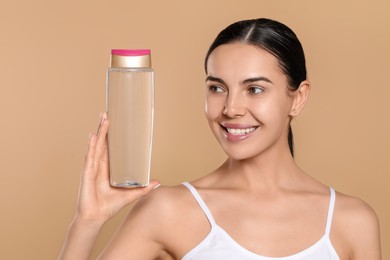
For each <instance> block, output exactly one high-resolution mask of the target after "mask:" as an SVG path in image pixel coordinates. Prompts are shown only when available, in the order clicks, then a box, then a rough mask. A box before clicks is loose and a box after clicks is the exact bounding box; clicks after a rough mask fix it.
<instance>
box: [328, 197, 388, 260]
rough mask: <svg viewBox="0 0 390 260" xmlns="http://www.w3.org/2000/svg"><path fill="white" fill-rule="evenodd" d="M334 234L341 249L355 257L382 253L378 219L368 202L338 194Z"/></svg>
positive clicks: (333, 226)
mask: <svg viewBox="0 0 390 260" xmlns="http://www.w3.org/2000/svg"><path fill="white" fill-rule="evenodd" d="M332 232H333V238H334V240H336V241H335V242H336V243H337V241H339V242H338V244H339V245H340V246H339V248H343V249H344V250H347V251H349V252H352V254H354V255H359V254H360V255H364V254H365V253H364V252H363V251H368V252H378V251H380V248H379V249H378V246H380V235H379V221H378V217H377V215H376V213H375V211H374V209H373V208H372V207H371V206H370V205H369V204H368V203H367V202H365V201H363V200H362V199H359V198H357V197H353V196H349V195H346V194H343V193H340V192H337V195H336V203H335V209H334V217H333V223H332ZM359 259H360V258H359ZM373 259H377V258H373Z"/></svg>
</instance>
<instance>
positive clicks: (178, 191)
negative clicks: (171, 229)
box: [136, 184, 190, 215]
mask: <svg viewBox="0 0 390 260" xmlns="http://www.w3.org/2000/svg"><path fill="white" fill-rule="evenodd" d="M189 195H190V194H189V192H188V190H187V189H186V187H184V185H181V184H180V185H176V186H159V187H158V188H156V189H154V190H153V191H151V192H150V193H149V194H148V195H147V196H145V197H144V198H143V199H141V200H140V201H139V202H138V203H137V205H136V207H137V208H139V207H141V208H149V209H150V210H153V211H158V212H159V215H161V214H172V213H174V212H175V211H173V209H178V208H182V207H183V206H185V205H186V204H187V202H188V199H189V197H190V196H189Z"/></svg>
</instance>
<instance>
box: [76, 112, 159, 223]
mask: <svg viewBox="0 0 390 260" xmlns="http://www.w3.org/2000/svg"><path fill="white" fill-rule="evenodd" d="M108 125H109V122H108V120H107V115H106V113H104V114H102V116H101V121H100V124H99V128H98V131H97V133H96V134H91V135H90V138H89V145H88V151H87V154H86V156H85V161H84V169H83V174H82V178H81V186H80V192H79V198H78V206H77V212H76V217H80V218H82V219H83V220H84V221H98V222H102V223H104V222H106V221H107V220H108V219H110V218H111V217H113V216H114V215H115V214H116V213H117V212H118V211H119V210H120V209H122V208H123V207H124V206H126V205H128V204H129V203H131V202H133V201H135V200H137V199H139V198H140V197H142V196H144V195H146V194H147V193H149V192H150V191H151V190H152V189H153V188H155V187H156V186H158V185H159V183H158V182H157V181H151V183H150V185H149V186H148V187H145V188H131V189H124V188H115V187H112V186H110V180H109V179H110V176H109V160H108V149H107V148H108V145H107V132H108Z"/></svg>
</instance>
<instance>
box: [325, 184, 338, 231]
mask: <svg viewBox="0 0 390 260" xmlns="http://www.w3.org/2000/svg"><path fill="white" fill-rule="evenodd" d="M329 189H330V201H329V209H328V218H327V220H326V228H325V234H326V235H327V236H329V234H330V229H331V227H332V219H333V211H334V205H335V202H336V192H335V190H334V189H333V188H332V187H330V188H329Z"/></svg>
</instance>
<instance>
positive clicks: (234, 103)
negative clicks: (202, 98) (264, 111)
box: [223, 93, 246, 118]
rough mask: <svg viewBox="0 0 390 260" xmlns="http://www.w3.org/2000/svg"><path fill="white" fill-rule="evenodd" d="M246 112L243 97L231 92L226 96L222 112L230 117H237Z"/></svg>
mask: <svg viewBox="0 0 390 260" xmlns="http://www.w3.org/2000/svg"><path fill="white" fill-rule="evenodd" d="M245 113H246V106H245V101H244V98H243V97H240V96H239V95H237V94H231V93H229V95H228V96H227V98H226V100H225V107H224V109H223V114H224V115H225V116H227V117H230V118H237V117H241V116H244V115H245Z"/></svg>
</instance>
